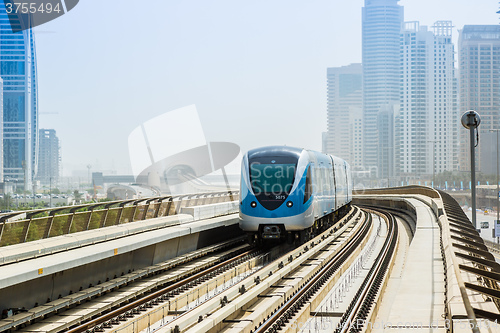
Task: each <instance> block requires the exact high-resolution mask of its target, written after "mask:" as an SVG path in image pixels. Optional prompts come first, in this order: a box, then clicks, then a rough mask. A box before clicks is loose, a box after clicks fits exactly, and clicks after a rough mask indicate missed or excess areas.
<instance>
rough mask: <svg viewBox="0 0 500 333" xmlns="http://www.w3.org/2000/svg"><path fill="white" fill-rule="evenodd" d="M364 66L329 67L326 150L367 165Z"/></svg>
mask: <svg viewBox="0 0 500 333" xmlns="http://www.w3.org/2000/svg"><path fill="white" fill-rule="evenodd" d="M362 76H363V69H362V66H361V64H351V65H349V66H343V67H333V68H328V69H327V117H328V130H327V133H326V140H325V143H326V147H325V149H324V151H325V152H326V153H329V154H333V155H336V156H338V157H341V158H343V159H345V160H346V161H347V162H349V164H350V165H351V167H353V168H360V167H362V165H363V160H362V151H363V148H362V145H363V141H362V140H363V136H362V135H363V128H362V123H363V122H362V120H363V95H362V90H363V89H362V88H363V85H362Z"/></svg>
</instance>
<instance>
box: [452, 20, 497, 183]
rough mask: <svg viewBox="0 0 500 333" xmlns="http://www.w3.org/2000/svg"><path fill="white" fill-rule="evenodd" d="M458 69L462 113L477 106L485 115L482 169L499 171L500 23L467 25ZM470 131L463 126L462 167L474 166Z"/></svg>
mask: <svg viewBox="0 0 500 333" xmlns="http://www.w3.org/2000/svg"><path fill="white" fill-rule="evenodd" d="M459 33H460V35H459V40H458V48H459V51H458V57H459V58H458V60H459V61H458V62H459V65H458V69H459V76H460V114H463V113H464V112H465V111H467V110H475V111H477V112H478V113H479V115H480V116H481V125H480V126H479V127H478V128H479V137H480V140H481V141H480V143H479V145H478V149H477V155H476V156H477V163H476V167H477V169H478V170H480V171H482V172H483V173H486V174H494V173H496V158H495V156H496V134H495V133H490V132H489V131H490V130H496V129H500V26H498V25H466V26H464V28H463V29H462V30H460V31H459ZM468 135H469V134H468V131H467V130H465V129H463V128H461V129H460V169H461V170H463V171H465V170H470V166H469V165H470V164H469V159H470V154H469V149H470V148H469V147H470V146H469V138H468Z"/></svg>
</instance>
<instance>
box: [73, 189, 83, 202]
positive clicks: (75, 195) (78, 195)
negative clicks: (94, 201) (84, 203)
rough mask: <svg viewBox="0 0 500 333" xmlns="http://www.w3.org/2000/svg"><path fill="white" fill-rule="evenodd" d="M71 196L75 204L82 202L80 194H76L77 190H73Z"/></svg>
mask: <svg viewBox="0 0 500 333" xmlns="http://www.w3.org/2000/svg"><path fill="white" fill-rule="evenodd" d="M73 196H74V197H75V202H78V203H80V202H81V200H82V194H81V193H80V192H78V190H75V191H74V192H73Z"/></svg>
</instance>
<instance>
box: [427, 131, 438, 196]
mask: <svg viewBox="0 0 500 333" xmlns="http://www.w3.org/2000/svg"><path fill="white" fill-rule="evenodd" d="M427 142H432V187H433V188H434V186H435V184H436V147H435V144H436V142H439V141H436V140H427Z"/></svg>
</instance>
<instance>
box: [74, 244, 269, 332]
mask: <svg viewBox="0 0 500 333" xmlns="http://www.w3.org/2000/svg"><path fill="white" fill-rule="evenodd" d="M257 252H259V250H258V249H251V250H249V251H246V252H244V253H242V254H240V255H237V256H235V257H233V258H230V259H228V260H226V261H224V262H222V263H220V264H217V265H215V266H213V267H210V268H208V269H207V270H204V271H203V272H199V273H196V274H194V275H192V276H190V277H187V278H186V279H183V280H181V281H178V282H176V283H174V284H172V285H169V286H168V287H165V288H162V289H160V290H157V291H155V292H153V293H151V294H148V295H146V296H145V297H142V298H140V299H138V300H136V301H133V302H131V303H128V304H126V305H124V306H122V307H120V308H118V309H116V310H112V311H111V312H108V313H106V314H104V315H102V316H100V317H98V318H95V319H92V320H90V321H88V322H86V323H83V324H81V325H79V326H76V327H74V328H71V329H69V330H68V331H66V333H81V332H86V331H87V330H89V329H92V328H93V327H95V326H98V325H100V324H103V323H106V322H107V321H110V320H113V319H115V318H117V317H119V316H121V315H123V314H125V313H126V312H128V311H130V310H134V309H136V308H138V307H140V306H142V305H144V304H146V303H148V302H150V301H153V300H155V299H157V298H159V297H162V296H164V295H165V294H168V293H171V292H173V291H174V290H176V289H178V288H182V287H185V286H186V285H188V284H189V283H191V282H194V281H196V280H197V279H199V278H202V277H204V276H207V275H209V274H210V273H213V272H216V271H217V270H219V269H224V268H225V267H227V266H229V265H231V264H233V263H234V262H237V261H238V260H241V259H243V258H245V257H246V256H251V255H253V254H255V253H257Z"/></svg>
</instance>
